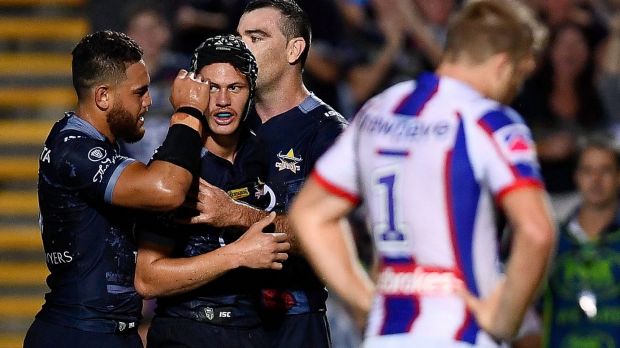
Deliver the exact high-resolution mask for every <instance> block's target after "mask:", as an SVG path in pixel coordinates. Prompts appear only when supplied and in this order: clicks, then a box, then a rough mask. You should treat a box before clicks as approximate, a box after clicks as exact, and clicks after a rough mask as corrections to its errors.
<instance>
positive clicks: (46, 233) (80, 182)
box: [37, 113, 141, 330]
mask: <svg viewBox="0 0 620 348" xmlns="http://www.w3.org/2000/svg"><path fill="white" fill-rule="evenodd" d="M118 151H119V149H118V145H117V144H113V143H111V142H109V141H108V140H107V139H106V138H105V137H104V136H103V135H102V134H101V133H99V132H98V131H97V130H96V129H95V128H94V127H93V126H92V125H90V124H89V123H87V122H86V121H84V120H82V119H81V118H79V117H78V116H76V115H75V114H73V113H67V114H66V115H65V117H64V118H63V119H61V120H60V121H58V122H56V124H55V125H54V127H53V128H52V130H51V132H50V134H49V136H48V138H47V140H46V141H45V147H44V148H43V152H42V153H41V157H40V159H39V188H38V192H39V207H40V210H41V217H40V223H41V232H42V238H43V247H44V249H45V256H46V262H47V267H48V268H49V270H50V272H51V274H50V275H49V276H48V278H47V284H48V286H49V288H50V292H49V293H47V294H46V295H45V304H44V305H43V309H42V310H41V312H40V313H39V314H38V315H37V317H38V318H41V319H44V320H47V321H53V322H54V323H57V324H60V325H64V326H70V327H75V328H79V329H83V328H85V327H90V328H93V326H96V325H97V323H102V325H104V326H105V323H106V320H117V321H123V322H135V321H137V320H138V319H139V314H140V309H141V299H140V297H139V296H138V294H137V293H136V291H135V289H134V286H133V279H134V271H135V262H136V252H137V247H136V243H135V239H134V236H133V220H132V215H133V214H128V213H127V209H126V208H119V207H115V206H112V205H111V200H112V192H113V191H114V186H115V185H116V182H117V180H118V178H119V176H120V175H121V172H122V171H123V169H124V168H125V167H126V166H127V165H129V164H130V163H132V161H133V160H132V159H129V158H127V157H123V156H121V155H119V152H118ZM85 321H86V322H89V323H86V324H84V322H85ZM95 330H96V329H95Z"/></svg>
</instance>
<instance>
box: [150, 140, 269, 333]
mask: <svg viewBox="0 0 620 348" xmlns="http://www.w3.org/2000/svg"><path fill="white" fill-rule="evenodd" d="M255 141H256V139H255V136H254V135H253V134H251V133H249V132H247V133H245V134H244V136H243V137H242V141H241V143H240V144H239V147H238V150H237V154H236V155H235V160H234V163H230V162H229V161H227V160H225V159H223V158H220V157H218V156H216V155H214V154H212V153H210V152H208V151H207V150H206V149H203V152H202V161H201V171H200V176H201V177H202V178H203V179H205V180H206V181H207V182H209V183H210V184H212V185H214V186H217V187H219V188H221V189H223V190H224V191H226V192H227V193H228V194H229V195H230V196H231V197H232V198H233V199H235V200H239V201H243V202H245V203H248V204H251V205H254V206H257V207H259V208H265V207H266V206H268V205H269V201H270V199H269V196H268V195H264V188H263V185H262V183H261V180H260V178H261V177H264V175H265V166H264V165H263V164H262V163H261V162H260V159H261V158H260V156H257V154H256V151H257V150H258V149H259V147H258V146H256V144H255ZM272 205H273V204H272ZM185 213H186V212H182V211H177V212H175V214H174V215H175V216H178V215H179V214H185ZM171 215H172V214H160V215H158V216H157V217H156V218H155V219H153V218H150V219H148V220H149V221H145V222H141V223H139V225H138V230H139V231H140V239H141V240H144V241H147V242H150V243H154V244H158V245H161V246H164V247H168V248H171V249H172V253H171V255H170V256H171V257H192V256H197V255H201V254H205V253H208V252H210V251H213V250H215V249H218V248H220V247H222V246H224V245H226V244H229V243H232V242H234V241H235V240H237V239H238V238H239V237H240V236H241V235H242V234H243V233H245V231H246V229H245V228H244V229H235V228H217V227H211V226H208V225H181V224H177V223H175V222H174V221H172V220H173V216H171ZM188 215H191V213H188ZM255 273H256V271H253V270H250V269H246V268H241V269H236V270H232V271H230V272H227V273H225V274H224V275H222V276H221V277H219V278H217V279H215V280H213V281H211V282H209V283H207V284H205V285H203V286H201V287H199V288H197V289H194V290H192V291H189V292H187V293H184V294H180V295H175V296H169V297H162V298H159V299H158V301H157V304H158V306H157V309H156V313H157V314H158V315H164V316H172V317H186V318H190V319H196V320H203V321H213V322H217V323H222V324H226V325H233V326H235V325H239V326H249V325H255V324H258V322H259V321H258V320H259V319H258V315H257V312H256V309H257V306H258V302H257V301H258V295H259V292H258V290H259V288H258V285H257V282H256V281H255V280H254V278H253V277H254V274H255ZM222 307H228V308H227V309H226V311H225V312H230V313H229V314H222V315H227V317H226V318H230V320H226V323H223V322H220V321H218V320H219V319H220V318H217V317H214V316H218V315H219V314H218V313H216V312H217V311H218V309H221V308H222Z"/></svg>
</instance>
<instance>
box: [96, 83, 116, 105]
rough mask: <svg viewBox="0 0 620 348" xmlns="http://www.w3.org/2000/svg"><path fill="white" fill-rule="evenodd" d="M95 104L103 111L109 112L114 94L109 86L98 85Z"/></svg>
mask: <svg viewBox="0 0 620 348" xmlns="http://www.w3.org/2000/svg"><path fill="white" fill-rule="evenodd" d="M94 90H95V93H94V96H93V97H94V98H95V104H96V105H97V107H98V108H99V109H101V110H104V111H105V110H107V109H109V108H110V106H111V105H112V93H110V92H111V90H110V86H108V85H98V86H96V87H95V89H94Z"/></svg>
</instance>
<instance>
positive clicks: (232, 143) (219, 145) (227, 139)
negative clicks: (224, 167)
mask: <svg viewBox="0 0 620 348" xmlns="http://www.w3.org/2000/svg"><path fill="white" fill-rule="evenodd" d="M239 136H240V132H239V131H237V132H236V133H234V134H229V135H218V134H209V136H207V139H206V140H205V145H204V146H205V148H207V150H209V152H211V153H212V154H214V155H216V156H217V157H220V158H223V159H225V160H227V161H228V162H230V163H233V161H234V160H235V154H236V153H237V145H238V144H239Z"/></svg>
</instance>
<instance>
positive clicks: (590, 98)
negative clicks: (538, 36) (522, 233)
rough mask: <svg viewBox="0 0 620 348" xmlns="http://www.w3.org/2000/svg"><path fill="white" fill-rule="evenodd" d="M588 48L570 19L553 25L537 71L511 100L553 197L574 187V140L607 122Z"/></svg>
mask: <svg viewBox="0 0 620 348" xmlns="http://www.w3.org/2000/svg"><path fill="white" fill-rule="evenodd" d="M590 47H591V46H589V45H588V41H587V39H586V36H585V34H584V29H583V27H582V26H580V25H578V24H575V23H572V22H568V23H565V24H563V25H561V26H558V27H556V28H555V30H554V31H553V32H552V36H551V39H550V42H549V46H548V50H547V53H546V55H545V56H544V58H543V62H542V65H541V68H540V70H539V71H538V72H537V73H536V74H535V75H534V76H533V77H532V78H531V79H530V80H529V81H527V82H526V84H525V86H524V88H523V90H522V93H521V95H520V96H519V98H517V100H516V102H515V103H514V106H515V108H516V109H517V110H518V111H519V112H520V113H521V114H522V115H523V117H524V118H525V120H526V122H527V123H528V124H529V126H530V127H531V128H532V132H533V135H534V140H535V141H536V144H537V151H538V156H539V160H540V165H541V169H542V175H543V177H544V180H545V184H546V186H547V189H548V190H549V192H550V193H551V194H552V196H553V195H554V194H563V193H564V194H565V193H570V192H573V191H574V188H575V186H574V183H573V181H572V177H573V172H574V169H575V165H576V155H577V140H578V138H579V137H580V136H581V135H583V134H585V133H589V132H592V131H595V130H598V129H601V128H602V127H605V126H606V124H607V119H606V116H605V112H604V109H603V105H602V102H601V99H600V96H599V95H598V93H597V90H596V88H595V80H594V70H595V65H594V60H593V55H592V53H591V49H590Z"/></svg>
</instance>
